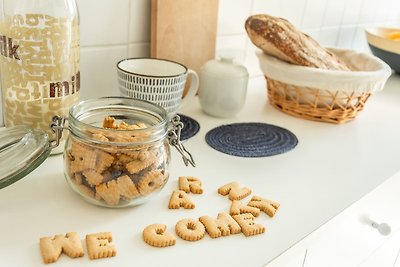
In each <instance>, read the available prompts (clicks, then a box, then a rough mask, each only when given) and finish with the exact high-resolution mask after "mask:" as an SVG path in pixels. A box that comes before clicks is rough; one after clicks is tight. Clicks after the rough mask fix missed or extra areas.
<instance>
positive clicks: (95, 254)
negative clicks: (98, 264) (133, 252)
mask: <svg viewBox="0 0 400 267" xmlns="http://www.w3.org/2000/svg"><path fill="white" fill-rule="evenodd" d="M111 241H112V234H111V233H110V232H103V233H95V234H89V235H86V246H87V250H88V254H89V258H90V259H91V260H94V259H100V258H108V257H114V256H115V255H116V254H117V249H116V248H115V246H114V245H113V244H111Z"/></svg>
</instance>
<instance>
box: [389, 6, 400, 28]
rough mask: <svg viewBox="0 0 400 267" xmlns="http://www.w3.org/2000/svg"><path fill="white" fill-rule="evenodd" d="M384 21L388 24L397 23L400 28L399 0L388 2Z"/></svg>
mask: <svg viewBox="0 0 400 267" xmlns="http://www.w3.org/2000/svg"><path fill="white" fill-rule="evenodd" d="M386 12H387V14H386V16H387V17H386V19H387V21H388V22H393V21H397V22H398V27H400V1H399V0H389V2H388V6H387V10H386Z"/></svg>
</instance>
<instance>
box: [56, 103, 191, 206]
mask: <svg viewBox="0 0 400 267" xmlns="http://www.w3.org/2000/svg"><path fill="white" fill-rule="evenodd" d="M64 123H65V119H64V118H62V117H55V118H54V119H53V124H52V129H53V130H54V131H55V132H56V136H58V137H59V138H61V135H62V130H63V129H64V128H67V129H69V131H70V134H69V136H68V138H67V141H66V145H65V149H64V165H65V172H64V173H65V177H66V180H67V182H68V184H69V185H70V186H71V188H72V189H73V190H74V191H75V192H77V193H78V194H79V195H81V196H82V197H83V198H84V199H85V200H87V201H89V202H91V203H94V204H96V205H100V206H106V207H125V206H131V205H138V204H141V203H143V202H145V201H146V200H148V199H149V198H150V197H151V196H152V195H154V194H155V193H156V192H158V191H160V190H161V189H162V188H163V186H164V185H165V183H166V182H167V180H168V178H169V162H170V158H171V157H170V145H172V146H174V147H175V148H176V149H177V150H178V151H179V153H181V155H182V158H183V161H184V163H185V165H186V166H187V165H188V164H191V165H192V166H195V163H194V161H193V158H192V156H191V154H190V153H189V152H188V151H187V150H186V149H185V147H184V146H183V145H182V143H181V142H180V131H181V129H182V128H183V124H182V122H180V119H179V116H175V117H174V118H172V120H171V121H168V120H167V113H166V111H165V110H164V109H163V108H162V107H160V106H158V105H155V104H153V103H150V102H146V101H143V100H136V99H131V98H123V97H108V98H99V99H91V100H87V101H82V102H80V103H78V104H77V105H75V106H73V107H72V108H71V109H70V113H69V118H68V127H66V126H64ZM56 145H57V142H55V143H54V144H53V146H56Z"/></svg>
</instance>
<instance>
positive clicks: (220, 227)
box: [199, 213, 242, 238]
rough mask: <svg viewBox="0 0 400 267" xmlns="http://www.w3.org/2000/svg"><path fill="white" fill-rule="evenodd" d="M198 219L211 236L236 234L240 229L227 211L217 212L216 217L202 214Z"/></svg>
mask: <svg viewBox="0 0 400 267" xmlns="http://www.w3.org/2000/svg"><path fill="white" fill-rule="evenodd" d="M199 220H200V222H201V223H202V224H204V226H205V228H206V231H207V233H208V234H209V235H210V237H211V238H217V237H221V236H227V235H230V234H238V233H240V232H241V231H242V230H241V228H240V226H239V224H238V223H237V222H236V221H235V220H234V219H233V218H232V217H231V216H230V215H229V214H227V213H219V214H218V217H217V219H214V218H211V217H210V216H202V217H200V218H199Z"/></svg>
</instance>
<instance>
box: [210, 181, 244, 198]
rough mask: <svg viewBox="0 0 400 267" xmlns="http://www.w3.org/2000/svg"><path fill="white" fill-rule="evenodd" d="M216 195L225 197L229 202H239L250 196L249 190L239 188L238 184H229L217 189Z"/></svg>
mask: <svg viewBox="0 0 400 267" xmlns="http://www.w3.org/2000/svg"><path fill="white" fill-rule="evenodd" d="M218 193H219V194H221V195H223V196H226V195H228V197H229V199H230V200H241V199H243V198H245V197H247V196H248V195H250V194H251V189H250V188H247V187H240V185H239V183H238V182H231V183H229V184H226V185H224V186H221V187H220V188H218Z"/></svg>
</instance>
